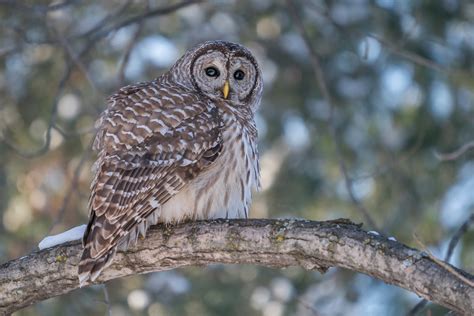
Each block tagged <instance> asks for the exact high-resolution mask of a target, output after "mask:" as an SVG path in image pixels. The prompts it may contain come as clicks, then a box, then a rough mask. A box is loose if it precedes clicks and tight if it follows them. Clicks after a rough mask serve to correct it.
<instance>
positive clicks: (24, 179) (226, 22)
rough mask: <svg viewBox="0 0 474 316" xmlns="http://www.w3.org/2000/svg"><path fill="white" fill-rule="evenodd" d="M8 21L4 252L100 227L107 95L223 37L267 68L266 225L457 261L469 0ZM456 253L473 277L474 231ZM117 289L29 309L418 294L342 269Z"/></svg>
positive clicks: (85, 11) (94, 8)
mask: <svg viewBox="0 0 474 316" xmlns="http://www.w3.org/2000/svg"><path fill="white" fill-rule="evenodd" d="M0 25H1V27H0V61H1V63H0V220H1V225H0V258H1V262H6V261H8V260H10V259H13V258H16V257H19V256H22V255H24V254H25V253H28V252H30V251H32V250H33V249H35V247H36V245H37V243H38V241H40V240H41V239H42V238H43V237H44V236H46V235H48V234H54V233H58V232H61V231H64V230H66V229H69V228H70V227H73V226H76V225H79V224H83V223H86V221H87V215H88V214H87V199H88V194H89V183H90V181H91V172H90V168H91V165H92V163H93V160H94V158H95V154H94V153H92V152H91V151H90V144H91V140H92V137H93V135H94V130H93V124H94V121H95V120H96V118H97V117H98V114H99V113H100V112H101V111H102V110H103V109H104V106H105V103H104V100H105V98H106V96H108V95H109V94H111V93H112V92H113V91H115V90H116V89H118V88H119V87H120V86H122V85H125V84H129V83H134V82H137V81H145V80H151V79H153V78H155V77H157V76H159V75H160V74H162V73H163V72H165V71H166V70H167V69H168V68H169V67H170V66H171V65H172V64H173V63H174V62H175V61H176V60H177V59H178V58H179V57H180V56H181V54H182V53H183V52H185V51H186V50H187V49H189V48H190V47H192V46H193V45H194V44H196V43H199V42H201V41H204V40H210V39H223V40H229V41H235V42H239V43H241V44H243V45H245V46H247V47H249V48H250V49H251V50H252V52H254V54H255V55H256V56H257V58H258V61H259V63H260V65H261V68H262V69H263V76H264V81H265V89H264V91H265V94H264V97H263V102H262V104H261V108H260V111H259V113H258V115H257V123H258V129H259V133H260V141H259V149H260V153H261V160H262V161H261V166H262V181H263V190H262V191H261V192H260V193H258V194H257V196H256V198H255V200H254V203H253V206H252V212H251V217H269V218H278V217H297V218H307V219H311V220H328V219H334V218H340V217H345V218H349V219H351V220H352V221H354V222H364V227H365V228H366V229H370V230H377V231H380V232H383V233H384V234H386V235H387V236H394V237H395V238H397V239H398V240H399V241H401V242H403V243H405V244H408V245H410V246H413V247H417V248H419V247H420V246H419V244H417V242H416V238H415V237H414V235H415V234H416V236H417V238H418V239H419V240H421V241H422V242H423V243H424V244H425V245H426V247H428V249H430V250H431V251H432V252H433V253H434V254H435V255H436V256H438V257H440V258H444V257H445V255H446V252H447V248H448V244H449V241H450V240H451V238H452V237H453V236H454V235H455V234H456V232H457V231H458V229H459V227H460V226H461V225H462V224H463V223H467V222H466V221H467V220H468V218H469V217H470V216H472V215H471V214H472V213H473V211H472V209H473V207H474V161H473V159H472V158H473V156H474V155H473V153H474V150H472V151H469V148H471V147H474V143H473V141H474V76H473V70H474V3H473V2H472V1H469V0H464V1H462V0H442V1H428V0H413V1H404V0H376V1H369V0H334V1H322V0H311V1H304V0H294V1H270V0H251V1H236V0H234V1H208V2H204V1H159V0H149V1H138V0H133V1H132V0H108V1H105V0H101V1H81V0H62V1H56V2H50V1H26V0H22V1H14V0H0ZM318 78H319V79H318ZM321 88H322V89H321ZM463 146H464V149H466V150H463V151H459V152H455V150H457V149H458V148H461V149H462V147H463ZM452 152H454V154H453V155H446V153H452ZM465 227H466V225H465ZM450 262H451V263H452V264H454V265H456V266H458V267H461V268H463V269H465V270H467V271H470V272H471V273H472V272H474V233H473V232H472V231H471V232H467V233H465V234H463V235H462V236H461V238H460V240H459V243H458V245H457V247H456V248H454V252H453V254H452V256H451V258H450ZM106 288H107V294H108V295H105V291H104V288H103V286H93V287H90V288H86V289H79V290H76V291H73V292H72V293H69V294H68V295H64V296H61V297H58V298H53V299H50V300H47V301H45V302H42V303H40V304H37V305H35V306H32V307H29V308H27V309H24V310H22V311H20V312H19V313H18V315H85V314H87V315H104V314H108V313H111V314H112V315H114V316H115V315H117V316H119V315H194V316H198V315H248V316H251V315H264V316H280V315H402V314H405V313H407V312H409V311H410V310H411V309H412V308H413V307H414V306H415V305H416V304H417V303H418V302H419V298H418V297H417V296H416V295H414V294H411V293H409V292H407V291H405V290H402V289H400V288H397V287H394V286H390V285H386V284H384V283H382V282H379V281H377V280H374V279H372V278H370V277H367V276H365V275H361V274H356V273H352V272H350V271H346V270H343V269H331V270H330V271H329V272H328V273H326V274H325V275H321V274H319V273H317V272H308V271H304V270H303V269H301V268H290V269H285V270H274V269H267V268H260V267H256V266H222V265H216V266H209V267H196V268H186V269H179V270H175V271H169V272H162V273H155V274H148V275H142V276H133V277H128V278H124V279H120V280H115V281H112V282H109V283H108V284H107V287H106ZM107 301H108V303H107ZM419 310H420V311H419V314H420V315H444V314H446V313H447V310H446V309H444V308H442V307H439V306H436V305H433V304H428V305H427V306H425V307H424V309H419Z"/></svg>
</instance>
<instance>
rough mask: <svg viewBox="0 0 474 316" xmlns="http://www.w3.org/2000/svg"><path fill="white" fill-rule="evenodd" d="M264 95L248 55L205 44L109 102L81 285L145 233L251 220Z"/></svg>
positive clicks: (97, 144)
mask: <svg viewBox="0 0 474 316" xmlns="http://www.w3.org/2000/svg"><path fill="white" fill-rule="evenodd" d="M262 89H263V83H262V75H261V71H260V69H259V66H258V64H257V61H256V59H255V57H254V56H253V55H252V54H251V52H250V51H249V50H248V49H246V48H245V47H243V46H241V45H238V44H234V43H230V42H224V41H210V42H205V43H203V44H201V45H198V46H197V47H195V48H193V49H191V50H189V51H188V52H187V53H185V54H184V55H183V56H182V57H181V58H180V59H179V60H178V61H177V62H176V63H175V64H174V65H173V66H172V67H171V69H170V70H169V71H168V72H166V73H164V74H163V75H161V76H160V77H158V78H156V79H154V80H152V81H150V82H143V83H138V84H135V85H129V86H126V87H123V88H121V89H120V90H118V92H116V93H115V94H113V95H112V96H110V97H109V98H108V99H107V109H106V110H105V111H104V112H103V113H102V115H101V116H100V118H99V120H98V121H97V123H96V128H97V135H96V137H95V141H94V150H96V151H97V152H98V158H97V161H96V163H95V165H94V168H93V169H94V172H95V177H94V180H93V182H92V185H91V195H90V198H89V212H90V214H89V223H88V225H87V229H86V232H85V233H84V237H83V244H84V250H83V253H82V257H81V260H80V263H79V268H78V276H79V282H80V285H81V286H83V285H85V284H87V283H88V282H92V281H94V280H95V279H96V278H97V277H98V275H99V274H100V273H101V271H102V270H103V269H104V268H106V267H107V266H108V265H110V263H111V262H112V260H113V258H114V255H115V253H116V251H117V250H126V249H127V248H128V247H129V246H130V245H133V244H134V243H136V241H137V237H138V236H139V235H141V236H143V237H145V233H146V231H147V229H148V227H149V226H150V225H154V224H156V223H159V222H161V223H178V222H181V221H185V220H199V219H213V218H247V216H248V213H249V206H250V201H251V197H252V193H253V192H254V191H255V190H257V189H258V188H259V187H260V180H259V179H260V171H259V163H258V152H257V129H256V126H255V121H254V116H255V111H256V110H257V108H258V106H259V103H260V99H261V95H262Z"/></svg>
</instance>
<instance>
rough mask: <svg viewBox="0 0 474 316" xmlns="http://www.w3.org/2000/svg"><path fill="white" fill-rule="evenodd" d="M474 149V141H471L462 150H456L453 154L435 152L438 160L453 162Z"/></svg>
mask: <svg viewBox="0 0 474 316" xmlns="http://www.w3.org/2000/svg"><path fill="white" fill-rule="evenodd" d="M473 148H474V141H470V142H468V143H466V144H464V145H462V146H461V147H460V148H458V149H456V150H455V151H453V152H450V153H439V152H435V156H436V158H438V159H439V160H441V161H451V160H456V159H458V158H459V157H461V156H462V155H464V154H465V153H466V152H467V151H469V150H471V149H473Z"/></svg>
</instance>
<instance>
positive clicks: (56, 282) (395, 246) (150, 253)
mask: <svg viewBox="0 0 474 316" xmlns="http://www.w3.org/2000/svg"><path fill="white" fill-rule="evenodd" d="M81 251H82V246H81V244H80V242H79V241H74V242H70V243H66V244H63V245H58V246H56V247H53V248H49V249H44V250H42V251H36V252H33V253H31V254H29V255H27V256H25V257H22V258H19V259H15V260H12V261H10V262H7V263H5V264H3V265H1V266H0V314H3V313H12V312H14V311H16V310H18V309H21V308H23V307H25V306H29V305H32V304H34V303H36V302H39V301H41V300H45V299H47V298H50V297H53V296H57V295H61V294H64V293H67V292H69V291H72V290H74V289H76V288H78V287H79V282H78V278H77V264H78V262H79V257H80V253H81ZM213 263H224V264H258V265H262V266H267V267H276V268H282V267H288V266H301V267H303V268H305V269H309V270H314V269H317V270H319V271H321V272H324V271H326V270H327V269H328V268H329V267H342V268H347V269H350V270H353V271H357V272H361V273H365V274H368V275H370V276H372V277H375V278H377V279H380V280H382V281H384V282H386V283H390V284H394V285H398V286H400V287H402V288H405V289H407V290H409V291H412V292H414V293H416V294H417V295H419V296H421V297H423V298H426V299H428V300H430V301H433V302H435V303H438V304H441V305H443V306H446V307H448V308H450V309H452V310H454V311H456V312H460V313H461V314H472V313H473V312H474V288H473V287H472V286H469V285H468V284H466V283H465V282H463V280H461V279H460V278H459V277H458V275H459V274H460V275H462V276H463V277H464V278H466V279H467V280H474V276H472V275H470V274H468V273H466V272H464V271H462V270H459V269H455V268H454V269H455V271H456V273H455V274H453V273H452V272H449V271H447V270H446V269H445V268H444V267H443V266H441V265H439V264H438V263H437V262H435V261H433V260H432V259H431V258H430V257H428V256H427V255H426V254H424V253H423V252H420V251H418V250H416V249H412V248H409V247H407V246H405V245H403V244H401V243H398V242H396V241H392V240H388V239H386V238H384V237H382V236H379V235H375V234H369V233H367V232H365V231H364V230H362V229H361V228H360V225H356V224H353V223H351V222H350V221H348V220H334V221H327V222H314V221H306V220H269V219H253V220H230V221H226V220H217V221H199V222H192V223H187V224H186V223H185V224H180V225H176V226H163V225H159V226H156V227H153V228H151V229H150V231H149V232H148V236H147V238H146V239H145V240H140V241H139V242H138V244H137V246H135V247H132V248H131V249H129V251H127V252H126V253H118V254H117V256H116V258H115V260H114V263H113V264H112V265H111V266H110V267H109V268H107V269H106V270H104V271H103V273H102V275H101V276H100V277H99V279H98V281H97V283H104V282H106V281H108V280H111V279H115V278H119V277H123V276H127V275H132V274H140V273H147V272H153V271H163V270H169V269H175V268H179V267H183V266H191V265H206V264H213Z"/></svg>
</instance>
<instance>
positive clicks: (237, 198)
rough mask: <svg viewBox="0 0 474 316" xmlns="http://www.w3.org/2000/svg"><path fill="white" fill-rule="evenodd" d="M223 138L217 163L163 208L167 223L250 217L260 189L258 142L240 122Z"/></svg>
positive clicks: (235, 123)
mask: <svg viewBox="0 0 474 316" xmlns="http://www.w3.org/2000/svg"><path fill="white" fill-rule="evenodd" d="M222 136H223V148H222V151H221V154H220V155H219V157H218V158H217V159H216V160H215V162H214V163H213V164H212V165H211V166H210V167H209V168H208V169H207V170H205V171H204V172H203V173H201V174H200V175H198V176H197V177H196V178H195V179H193V180H192V181H191V182H190V183H189V184H188V185H186V187H185V188H183V190H181V191H180V192H179V193H177V194H176V195H175V196H174V197H173V198H171V199H170V200H169V201H168V202H166V203H165V205H163V207H162V211H161V219H162V220H163V221H164V222H174V221H180V220H183V219H186V218H190V219H211V218H246V217H248V213H249V207H250V202H251V198H252V191H253V190H256V189H257V188H258V186H259V169H258V168H259V167H258V155H257V148H256V143H255V141H256V140H255V139H254V137H253V135H252V134H251V133H250V132H249V131H248V130H247V129H246V127H245V126H243V125H241V124H240V123H239V122H237V121H233V122H231V124H225V128H224V129H223V135H222Z"/></svg>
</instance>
